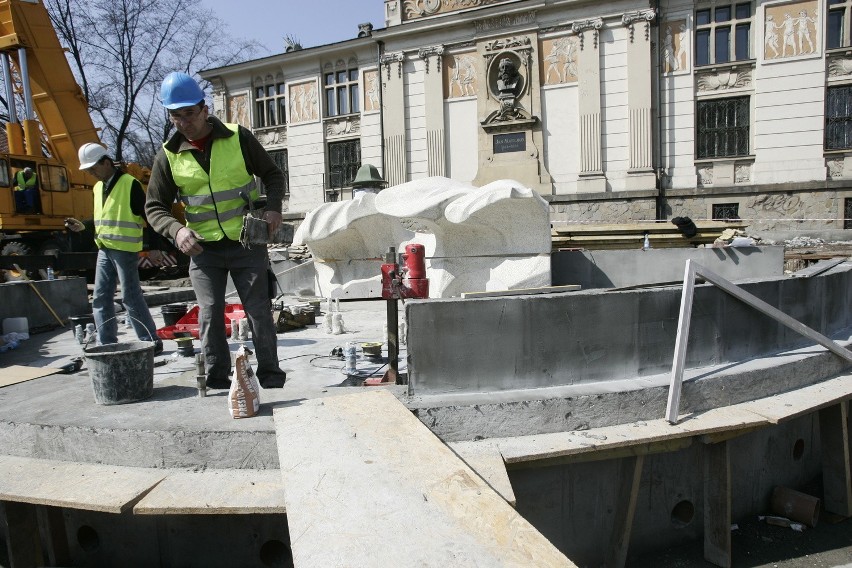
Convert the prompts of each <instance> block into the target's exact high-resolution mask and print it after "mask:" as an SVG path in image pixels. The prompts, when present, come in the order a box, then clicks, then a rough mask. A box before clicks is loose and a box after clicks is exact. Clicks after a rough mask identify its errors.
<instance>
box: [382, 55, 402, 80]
mask: <svg viewBox="0 0 852 568" xmlns="http://www.w3.org/2000/svg"><path fill="white" fill-rule="evenodd" d="M403 61H405V54H404V53H403V52H401V51H396V52H393V53H383V54H382V56H381V57H380V58H379V64H380V65H384V66H385V72H386V73H387V78H388V80H390V66H391V64H392V63H394V62H396V63H397V65H398V71H399V77H400V78H402V62H403Z"/></svg>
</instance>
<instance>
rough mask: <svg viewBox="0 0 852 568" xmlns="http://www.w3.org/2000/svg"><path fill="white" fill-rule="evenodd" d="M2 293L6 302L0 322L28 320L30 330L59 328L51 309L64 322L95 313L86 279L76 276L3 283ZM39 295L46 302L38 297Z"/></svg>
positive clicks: (0, 307) (0, 289)
mask: <svg viewBox="0 0 852 568" xmlns="http://www.w3.org/2000/svg"><path fill="white" fill-rule="evenodd" d="M33 287H35V290H33ZM36 290H37V291H38V293H36ZM0 294H2V297H3V302H0V322H2V321H3V320H4V319H5V318H14V317H26V318H27V323H28V324H29V327H30V329H31V330H36V329H39V328H45V327H57V326H59V322H58V321H57V320H56V317H54V315H53V313H51V309H52V310H53V312H55V313H56V315H57V316H59V318H60V319H62V320H65V321H67V320H68V317H69V316H76V315H83V314H89V313H92V309H91V307H90V306H89V291H88V288H86V279H85V278H80V277H77V276H74V277H68V278H59V279H57V280H33V281H32V282H5V283H3V284H0ZM39 294H41V296H42V298H44V300H42V298H39ZM45 302H47V304H49V305H50V308H48V306H47V305H46V304H45Z"/></svg>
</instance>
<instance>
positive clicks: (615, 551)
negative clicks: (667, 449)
mask: <svg viewBox="0 0 852 568" xmlns="http://www.w3.org/2000/svg"><path fill="white" fill-rule="evenodd" d="M644 463H645V456H636V457H633V458H625V459H622V460H621V461H620V463H619V476H618V477H619V487H618V496H617V497H616V501H615V502H616V504H617V505H616V506H617V509H616V511H615V526H613V528H612V535H611V537H610V546H609V553H608V555H607V562H606V564H605V566H611V567H613V568H621V567H622V566H624V565H625V564H626V563H627V550H628V546H629V545H630V533H631V531H632V529H633V516H634V514H635V513H636V501H637V498H638V497H639V483H640V482H641V481H642V466H643V465H644Z"/></svg>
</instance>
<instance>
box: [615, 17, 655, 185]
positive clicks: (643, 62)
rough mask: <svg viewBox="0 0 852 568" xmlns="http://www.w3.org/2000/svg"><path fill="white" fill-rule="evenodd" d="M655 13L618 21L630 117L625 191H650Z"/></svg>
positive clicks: (652, 174)
mask: <svg viewBox="0 0 852 568" xmlns="http://www.w3.org/2000/svg"><path fill="white" fill-rule="evenodd" d="M656 15H657V14H656V12H655V11H654V10H651V9H648V10H637V11H635V12H628V13H626V14H624V15H623V16H622V17H621V23H622V25H623V26H624V27H625V28H627V30H628V34H629V38H628V43H627V108H628V116H629V136H630V155H629V165H628V171H627V189H628V190H630V189H637V190H639V189H652V188H653V187H654V186H655V179H654V170H653V159H654V158H653V148H654V135H653V126H652V124H653V121H652V119H651V89H652V83H651V39H650V38H651V22H652V21H653V20H654V18H655V17H656Z"/></svg>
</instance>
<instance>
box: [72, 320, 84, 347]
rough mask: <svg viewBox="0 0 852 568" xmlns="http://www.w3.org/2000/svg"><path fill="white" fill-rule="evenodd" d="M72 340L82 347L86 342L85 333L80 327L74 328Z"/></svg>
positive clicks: (78, 325)
mask: <svg viewBox="0 0 852 568" xmlns="http://www.w3.org/2000/svg"><path fill="white" fill-rule="evenodd" d="M74 338H75V339H76V340H77V343H79V344H80V345H82V344H83V343H84V342H85V341H86V333H85V332H84V331H83V326H82V325H80V324H77V325H75V326H74Z"/></svg>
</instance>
